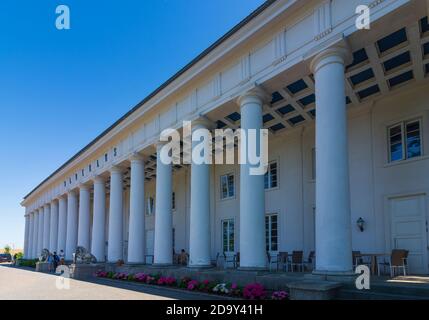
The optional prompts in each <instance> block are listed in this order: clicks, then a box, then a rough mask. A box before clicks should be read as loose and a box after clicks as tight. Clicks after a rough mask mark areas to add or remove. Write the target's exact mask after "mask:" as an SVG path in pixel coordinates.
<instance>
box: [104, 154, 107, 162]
mask: <svg viewBox="0 0 429 320" xmlns="http://www.w3.org/2000/svg"><path fill="white" fill-rule="evenodd" d="M107 160H108V158H107V153H106V154H105V155H104V162H107Z"/></svg>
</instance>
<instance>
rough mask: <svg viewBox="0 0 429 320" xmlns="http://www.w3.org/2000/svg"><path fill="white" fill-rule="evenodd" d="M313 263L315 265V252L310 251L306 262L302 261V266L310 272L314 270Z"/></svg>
mask: <svg viewBox="0 0 429 320" xmlns="http://www.w3.org/2000/svg"><path fill="white" fill-rule="evenodd" d="M315 263H316V252H315V251H310V254H309V255H308V260H307V261H304V266H305V267H306V268H307V269H308V270H310V271H311V270H314V267H315Z"/></svg>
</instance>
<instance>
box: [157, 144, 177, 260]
mask: <svg viewBox="0 0 429 320" xmlns="http://www.w3.org/2000/svg"><path fill="white" fill-rule="evenodd" d="M163 146H164V144H162V143H159V144H158V145H157V155H158V156H157V160H156V201H155V202H156V205H155V244H154V256H155V257H154V264H156V265H170V264H172V263H173V216H172V208H171V206H172V185H171V184H172V168H171V164H165V163H163V161H162V160H161V156H160V154H161V149H162V147H163Z"/></svg>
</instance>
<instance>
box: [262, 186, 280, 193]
mask: <svg viewBox="0 0 429 320" xmlns="http://www.w3.org/2000/svg"><path fill="white" fill-rule="evenodd" d="M264 190H265V192H270V191H277V190H280V187H279V186H277V187H274V188H268V189H265V188H264Z"/></svg>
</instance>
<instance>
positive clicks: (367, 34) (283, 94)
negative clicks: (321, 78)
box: [208, 1, 429, 135]
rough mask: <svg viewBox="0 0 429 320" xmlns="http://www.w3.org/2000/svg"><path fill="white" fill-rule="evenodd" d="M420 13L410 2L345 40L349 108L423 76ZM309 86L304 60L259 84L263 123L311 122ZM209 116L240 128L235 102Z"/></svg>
mask: <svg viewBox="0 0 429 320" xmlns="http://www.w3.org/2000/svg"><path fill="white" fill-rule="evenodd" d="M416 6H417V7H419V6H421V8H416ZM425 12H426V6H425V5H424V3H423V1H421V2H414V3H413V4H412V5H410V6H409V7H408V8H405V9H404V10H402V11H399V12H397V13H395V14H391V15H389V16H387V17H386V18H385V19H382V20H381V21H378V23H377V24H374V25H372V26H371V29H370V30H363V31H360V32H357V33H355V34H353V35H352V36H351V37H349V38H348V39H347V40H348V42H349V45H350V47H351V50H352V52H353V58H354V61H353V62H352V63H351V64H350V65H348V66H347V68H346V72H345V77H346V103H347V106H348V107H349V108H352V107H355V106H358V105H360V104H362V103H366V102H368V101H372V100H376V99H380V98H381V97H383V96H385V95H388V94H389V93H391V92H393V91H396V90H398V89H400V88H403V87H404V86H410V85H413V84H416V83H417V82H423V81H427V80H428V74H429V25H428V18H427V17H423V14H422V15H420V16H417V15H416V14H420V13H425ZM314 86H315V84H314V77H313V75H312V74H311V73H310V71H309V68H308V64H307V63H301V64H299V65H297V66H295V67H294V68H293V69H290V70H287V71H286V72H284V73H282V74H280V75H278V76H277V77H275V78H272V79H270V80H269V81H267V82H265V83H263V84H262V87H263V88H264V89H265V90H266V91H267V92H268V93H270V94H271V96H272V100H271V101H270V102H269V103H267V104H266V105H265V106H264V109H263V112H264V128H266V129H269V131H270V133H271V134H273V135H278V134H282V133H284V132H286V131H287V130H290V129H293V128H296V127H299V126H302V125H306V124H309V123H311V122H313V121H314V120H315V117H316V116H317V115H316V105H315V95H314V88H315V87H314ZM208 117H209V119H211V120H212V121H214V122H215V123H216V124H217V126H218V128H224V127H230V128H234V129H236V128H239V127H240V118H241V116H240V110H239V107H238V105H237V104H235V103H228V104H226V105H224V106H223V107H221V108H217V109H216V110H213V111H212V112H211V113H209V114H208Z"/></svg>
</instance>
